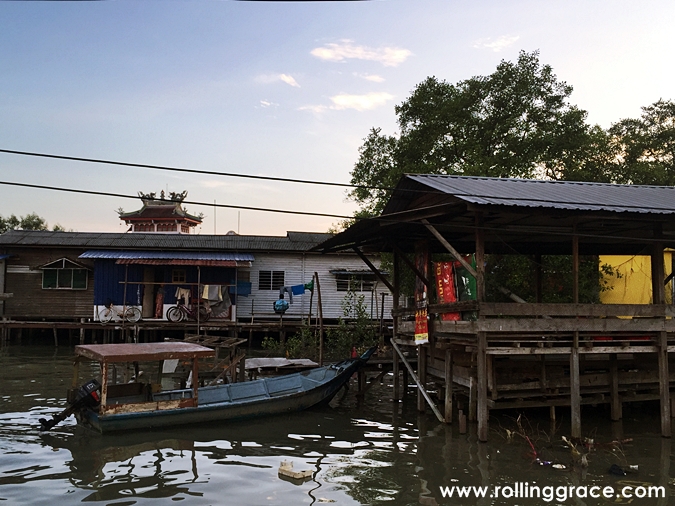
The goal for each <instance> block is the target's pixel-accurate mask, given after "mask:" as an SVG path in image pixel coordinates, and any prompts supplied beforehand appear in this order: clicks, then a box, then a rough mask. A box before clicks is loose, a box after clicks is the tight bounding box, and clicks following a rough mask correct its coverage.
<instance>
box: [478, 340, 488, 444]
mask: <svg viewBox="0 0 675 506" xmlns="http://www.w3.org/2000/svg"><path fill="white" fill-rule="evenodd" d="M486 352H487V334H486V333H485V332H479V333H478V357H477V370H478V373H477V381H478V392H477V399H476V400H477V412H476V414H477V415H478V440H479V441H487V439H488V429H489V426H488V417H489V411H488V404H487V402H488V397H487V375H488V370H487V353H486Z"/></svg>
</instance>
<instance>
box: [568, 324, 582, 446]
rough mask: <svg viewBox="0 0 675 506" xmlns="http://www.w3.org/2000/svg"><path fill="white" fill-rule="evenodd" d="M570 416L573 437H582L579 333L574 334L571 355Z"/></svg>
mask: <svg viewBox="0 0 675 506" xmlns="http://www.w3.org/2000/svg"><path fill="white" fill-rule="evenodd" d="M570 411H571V413H570V416H571V423H572V431H571V435H572V437H573V438H580V437H581V386H580V384H579V332H578V331H575V332H574V346H572V352H571V354H570Z"/></svg>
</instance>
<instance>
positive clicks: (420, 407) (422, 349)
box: [417, 346, 427, 413]
mask: <svg viewBox="0 0 675 506" xmlns="http://www.w3.org/2000/svg"><path fill="white" fill-rule="evenodd" d="M417 376H418V378H419V380H420V383H421V384H422V385H423V386H424V385H426V383H427V347H426V346H418V347H417ZM425 406H426V401H425V399H424V394H423V393H422V391H421V390H420V389H418V390H417V411H419V412H420V413H424V408H425Z"/></svg>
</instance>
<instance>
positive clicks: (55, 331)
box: [52, 327, 59, 348]
mask: <svg viewBox="0 0 675 506" xmlns="http://www.w3.org/2000/svg"><path fill="white" fill-rule="evenodd" d="M52 332H54V346H56V347H57V348H58V347H59V336H58V331H57V330H56V327H52Z"/></svg>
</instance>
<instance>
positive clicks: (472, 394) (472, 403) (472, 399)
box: [468, 376, 478, 422]
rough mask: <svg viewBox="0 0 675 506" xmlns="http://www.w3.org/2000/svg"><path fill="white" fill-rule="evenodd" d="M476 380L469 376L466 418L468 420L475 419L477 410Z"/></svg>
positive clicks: (472, 420) (473, 420)
mask: <svg viewBox="0 0 675 506" xmlns="http://www.w3.org/2000/svg"><path fill="white" fill-rule="evenodd" d="M477 390H478V388H477V381H476V378H474V377H473V376H470V377H469V416H468V419H469V421H470V422H475V421H476V416H477V415H476V412H477V405H478V401H477V395H476V393H477Z"/></svg>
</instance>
